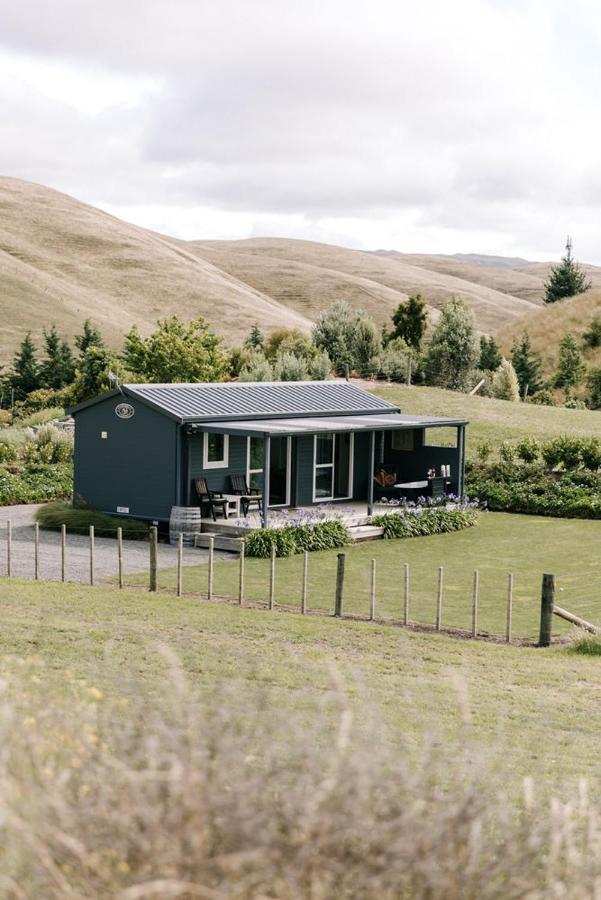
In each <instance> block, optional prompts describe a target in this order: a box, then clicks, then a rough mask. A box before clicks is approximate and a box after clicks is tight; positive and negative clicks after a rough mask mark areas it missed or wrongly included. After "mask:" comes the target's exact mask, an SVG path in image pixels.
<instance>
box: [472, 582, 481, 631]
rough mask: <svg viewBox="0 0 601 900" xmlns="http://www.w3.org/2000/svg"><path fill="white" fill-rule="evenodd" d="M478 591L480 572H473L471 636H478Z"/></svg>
mask: <svg viewBox="0 0 601 900" xmlns="http://www.w3.org/2000/svg"><path fill="white" fill-rule="evenodd" d="M479 593H480V572H479V571H478V569H476V570H475V572H474V584H473V587H472V637H473V638H475V637H477V636H478V599H479Z"/></svg>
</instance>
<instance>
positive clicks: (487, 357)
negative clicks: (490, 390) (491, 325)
mask: <svg viewBox="0 0 601 900" xmlns="http://www.w3.org/2000/svg"><path fill="white" fill-rule="evenodd" d="M502 358H503V357H502V356H501V351H500V350H499V347H498V344H497V342H496V341H495V339H494V337H488V338H487V337H486V336H485V335H482V337H481V338H480V368H481V369H484V370H485V371H488V372H495V371H496V370H497V369H498V368H499V366H500V365H501V360H502Z"/></svg>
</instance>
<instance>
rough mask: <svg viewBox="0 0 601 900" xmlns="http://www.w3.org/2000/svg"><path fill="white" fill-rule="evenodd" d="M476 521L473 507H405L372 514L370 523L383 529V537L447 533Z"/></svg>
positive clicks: (469, 525) (466, 526)
mask: <svg viewBox="0 0 601 900" xmlns="http://www.w3.org/2000/svg"><path fill="white" fill-rule="evenodd" d="M477 521H478V510H477V509H476V508H474V507H461V506H457V507H453V508H451V509H446V508H444V507H434V508H431V509H428V508H421V509H407V510H404V511H403V512H395V513H383V514H382V515H377V516H372V518H371V524H372V525H376V526H377V527H379V528H383V529H384V537H385V538H407V537H423V536H425V535H430V534H447V533H449V532H451V531H461V529H462V528H470V527H471V526H473V525H475V524H476V523H477Z"/></svg>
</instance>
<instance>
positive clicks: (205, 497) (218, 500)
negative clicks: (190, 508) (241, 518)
mask: <svg viewBox="0 0 601 900" xmlns="http://www.w3.org/2000/svg"><path fill="white" fill-rule="evenodd" d="M194 487H195V488H196V493H197V494H198V499H199V500H200V511H201V515H202V507H203V503H204V505H205V506H208V507H209V510H210V512H211V515H212V516H213V521H214V522H216V521H217V516H216V515H215V510H217V509H221V512H222V513H223V517H224V518H225V519H227V510H228V501H227V500H226V498H225V497H224V496H223V494H222V493H221V491H210V490H209V486H208V485H207V480H206V478H196V479H195V480H194Z"/></svg>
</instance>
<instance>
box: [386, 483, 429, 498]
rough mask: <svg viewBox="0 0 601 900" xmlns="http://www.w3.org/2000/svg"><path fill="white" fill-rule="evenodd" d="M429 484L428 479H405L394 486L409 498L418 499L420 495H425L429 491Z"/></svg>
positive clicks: (398, 491) (399, 492)
mask: <svg viewBox="0 0 601 900" xmlns="http://www.w3.org/2000/svg"><path fill="white" fill-rule="evenodd" d="M428 485H429V482H428V481H403V482H400V483H399V484H395V485H394V488H395V490H396V492H397V493H398V494H401V496H403V497H405V498H407V499H408V500H417V498H418V497H423V496H424V495H425V494H426V493H427V491H428Z"/></svg>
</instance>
